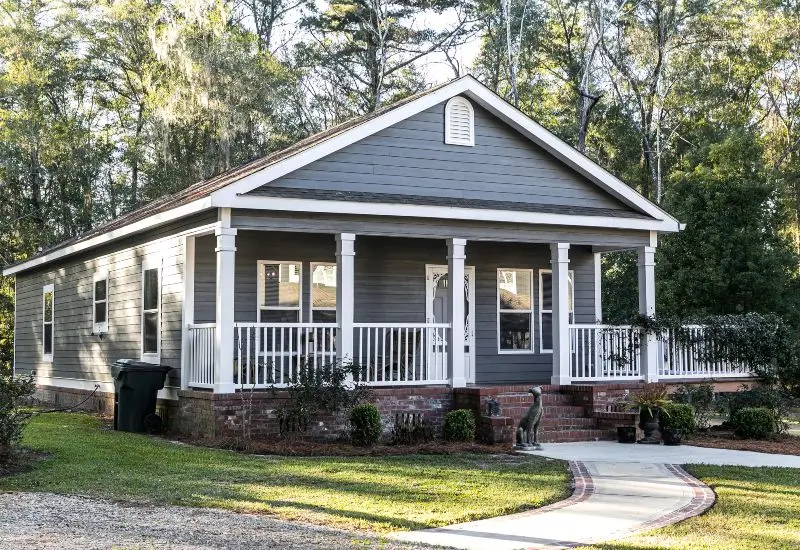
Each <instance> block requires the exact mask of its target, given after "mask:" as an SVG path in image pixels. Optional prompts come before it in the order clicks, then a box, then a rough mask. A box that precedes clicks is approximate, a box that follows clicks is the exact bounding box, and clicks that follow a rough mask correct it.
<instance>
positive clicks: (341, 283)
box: [336, 233, 356, 362]
mask: <svg viewBox="0 0 800 550" xmlns="http://www.w3.org/2000/svg"><path fill="white" fill-rule="evenodd" d="M355 241H356V236H355V235H354V234H353V233H339V234H337V235H336V320H337V322H338V323H339V330H337V331H336V358H337V359H338V360H340V361H343V362H352V361H353V330H354V329H353V319H354V315H355V314H354V312H355V262H356V249H355Z"/></svg>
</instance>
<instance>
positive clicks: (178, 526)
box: [0, 493, 433, 550]
mask: <svg viewBox="0 0 800 550" xmlns="http://www.w3.org/2000/svg"><path fill="white" fill-rule="evenodd" d="M12 548H13V549H22V548H25V549H28V548H37V549H46V550H49V549H59V550H89V549H94V548H114V549H117V550H123V549H125V550H127V549H131V550H133V549H136V550H155V549H162V548H169V549H174V550H178V549H180V550H190V549H191V550H199V549H211V548H225V549H230V550H249V549H259V550H262V549H276V550H277V549H284V548H287V549H288V548H321V549H339V548H360V549H367V548H376V549H377V548H380V549H381V550H413V549H423V548H426V549H430V548H433V547H431V546H423V545H413V544H404V543H399V542H390V541H385V540H378V539H377V538H376V537H374V536H370V535H365V534H360V533H354V532H352V531H342V530H338V529H330V528H327V527H319V526H316V525H308V524H305V523H299V522H293V521H282V520H277V519H272V518H269V517H266V516H257V515H251V514H237V513H234V512H228V511H225V510H217V509H212V508H184V507H179V506H151V505H138V504H130V503H117V502H111V501H106V500H96V499H92V498H84V497H76V496H64V495H54V494H50V493H0V549H2V550H6V549H12Z"/></svg>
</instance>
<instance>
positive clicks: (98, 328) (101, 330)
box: [92, 271, 109, 335]
mask: <svg viewBox="0 0 800 550" xmlns="http://www.w3.org/2000/svg"><path fill="white" fill-rule="evenodd" d="M98 281H105V282H106V298H105V300H103V302H105V306H106V320H105V322H104V323H98V322H97V317H96V315H97V294H96V292H97V286H96V285H97V282H98ZM108 290H109V289H108V272H107V271H98V272H97V273H95V274H94V277H93V278H92V334H95V335H99V334H105V333H107V332H108V299H109V292H108Z"/></svg>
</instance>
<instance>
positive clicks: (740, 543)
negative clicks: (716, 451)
mask: <svg viewBox="0 0 800 550" xmlns="http://www.w3.org/2000/svg"><path fill="white" fill-rule="evenodd" d="M686 470H687V471H688V472H689V473H690V474H692V475H693V476H695V477H697V478H699V479H702V480H703V481H704V482H705V483H706V484H708V485H709V486H710V487H712V488H713V489H714V491H715V492H716V493H717V502H716V504H715V505H714V507H713V508H712V509H711V510H710V511H709V512H707V513H706V514H704V515H702V516H698V517H696V518H692V519H690V520H687V521H684V522H682V523H678V524H676V525H671V526H669V527H665V528H663V529H657V530H655V531H651V532H649V533H644V534H642V535H638V536H636V537H633V538H630V539H625V540H623V541H617V542H612V543H608V544H598V545H595V546H592V547H591V548H593V549H595V550H599V549H603V550H610V549H613V550H644V549H667V548H675V549H678V548H680V549H682V550H683V549H686V550H697V549H701V548H702V549H715V550H716V549H725V550H738V549H742V550H744V549H753V550H766V549H769V550H777V549H792V550H797V549H798V548H800V470H797V469H791V468H743V467H733V466H687V467H686Z"/></svg>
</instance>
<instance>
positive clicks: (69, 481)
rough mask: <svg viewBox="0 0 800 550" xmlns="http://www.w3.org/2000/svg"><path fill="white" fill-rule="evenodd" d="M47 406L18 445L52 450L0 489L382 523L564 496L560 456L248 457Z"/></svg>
mask: <svg viewBox="0 0 800 550" xmlns="http://www.w3.org/2000/svg"><path fill="white" fill-rule="evenodd" d="M100 425H101V423H100V421H99V420H98V419H97V418H95V417H93V416H89V415H85V414H65V413H59V414H47V415H43V416H39V417H37V418H35V419H34V420H33V421H32V422H31V423H30V424H29V426H28V427H27V428H26V431H25V437H24V445H25V446H26V447H28V448H31V449H34V450H36V451H43V452H45V453H48V454H49V455H50V456H49V457H48V458H46V459H45V460H43V461H42V462H40V463H39V464H38V466H37V467H36V468H35V469H34V470H32V471H29V472H26V473H23V474H18V475H16V476H13V477H8V478H0V491H47V492H54V493H71V494H81V495H89V496H95V497H105V498H112V499H120V500H133V501H147V502H155V503H164V504H180V505H186V506H215V507H220V508H227V509H231V510H238V511H248V512H261V513H269V514H276V515H278V516H280V517H283V518H288V519H301V520H305V521H311V522H314V523H321V524H325V525H330V526H336V527H343V528H350V529H360V530H371V531H376V532H388V531H395V530H405V529H420V528H426V527H436V526H442V525H447V524H450V523H455V522H459V521H469V520H473V519H479V518H486V517H492V516H498V515H502V514H508V513H512V512H515V511H519V510H524V509H530V508H534V507H539V506H543V505H545V504H549V503H551V502H555V501H557V500H561V499H563V498H565V497H566V496H567V495H568V494H569V474H568V468H567V465H566V463H564V462H561V461H556V460H547V459H541V458H533V457H517V456H514V455H479V454H460V455H405V456H390V457H372V456H367V457H317V458H298V457H256V456H245V455H239V454H236V453H232V452H227V451H220V450H214V449H205V448H198V447H190V446H186V445H176V444H174V443H170V442H168V441H164V440H161V439H157V438H151V437H148V436H143V435H135V434H128V433H122V432H114V431H109V430H101V429H100Z"/></svg>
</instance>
